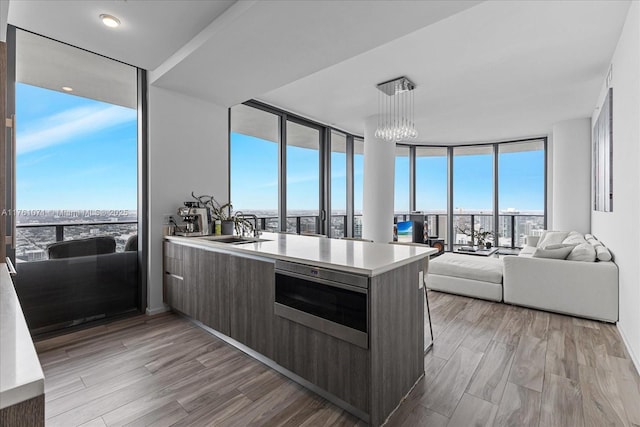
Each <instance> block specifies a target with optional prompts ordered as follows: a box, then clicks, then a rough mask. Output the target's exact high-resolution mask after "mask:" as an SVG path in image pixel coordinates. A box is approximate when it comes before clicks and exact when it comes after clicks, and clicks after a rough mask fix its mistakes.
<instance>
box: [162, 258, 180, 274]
mask: <svg viewBox="0 0 640 427" xmlns="http://www.w3.org/2000/svg"><path fill="white" fill-rule="evenodd" d="M164 272H165V273H169V274H173V275H175V276H180V277H184V271H183V268H182V260H181V259H177V258H171V257H168V256H165V257H164Z"/></svg>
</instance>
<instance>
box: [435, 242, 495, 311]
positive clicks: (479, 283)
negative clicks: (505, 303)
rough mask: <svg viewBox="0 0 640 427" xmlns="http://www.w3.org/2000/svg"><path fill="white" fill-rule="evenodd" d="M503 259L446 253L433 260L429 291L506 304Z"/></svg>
mask: <svg viewBox="0 0 640 427" xmlns="http://www.w3.org/2000/svg"><path fill="white" fill-rule="evenodd" d="M502 270H503V266H502V259H500V258H492V257H481V256H472V255H462V254H453V253H446V254H443V255H441V256H439V257H437V258H434V259H432V260H430V261H429V270H428V275H427V288H428V289H433V290H434V291H442V292H448V293H451V294H458V295H464V296H468V297H474V298H482V299H486V300H491V301H502Z"/></svg>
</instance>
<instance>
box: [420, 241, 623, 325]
mask: <svg viewBox="0 0 640 427" xmlns="http://www.w3.org/2000/svg"><path fill="white" fill-rule="evenodd" d="M611 258H612V256H611V253H610V252H609V251H608V250H607V249H606V248H605V247H604V245H602V243H600V242H599V241H598V240H597V239H595V237H593V236H591V235H586V236H583V235H582V234H580V233H577V232H558V231H547V232H545V233H544V234H543V235H542V236H540V237H529V238H528V239H527V245H526V246H525V247H524V248H523V249H522V251H521V252H520V254H519V255H518V256H513V255H508V256H504V257H502V258H499V259H498V258H485V257H478V256H470V255H461V254H451V253H448V254H444V255H442V256H440V257H438V258H435V259H433V260H431V262H430V264H429V273H428V278H427V287H428V288H429V289H433V290H437V291H442V292H449V293H454V294H459V295H465V296H470V297H475V298H482V299H488V300H493V301H502V300H504V302H506V303H509V304H517V305H522V306H526V307H532V308H539V309H542V310H547V311H553V312H557V313H563V314H569V315H573V316H579V317H586V318H590V319H596V320H602V321H605V322H616V321H617V320H618V267H617V266H616V264H615V263H614V262H613V261H612V260H611Z"/></svg>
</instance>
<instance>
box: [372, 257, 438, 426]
mask: <svg viewBox="0 0 640 427" xmlns="http://www.w3.org/2000/svg"><path fill="white" fill-rule="evenodd" d="M427 263H428V258H425V259H424V260H419V261H415V262H412V263H410V264H407V265H404V266H401V267H398V268H396V269H394V270H391V271H388V272H386V273H383V274H381V275H378V276H374V277H372V278H371V287H370V291H369V292H370V294H369V298H370V310H371V312H370V334H369V342H370V346H371V425H374V426H376V425H380V424H382V423H383V422H384V421H385V419H386V418H387V416H389V414H390V413H391V412H392V411H393V410H394V409H395V408H396V407H397V406H398V404H399V403H400V401H401V400H402V398H403V397H404V396H405V395H406V394H407V393H408V392H409V391H410V390H411V388H412V387H413V385H414V384H415V383H416V381H417V380H418V379H419V378H420V377H421V376H422V375H423V374H424V344H423V340H424V290H423V289H420V288H419V287H418V283H419V272H420V271H422V270H424V274H426V267H427Z"/></svg>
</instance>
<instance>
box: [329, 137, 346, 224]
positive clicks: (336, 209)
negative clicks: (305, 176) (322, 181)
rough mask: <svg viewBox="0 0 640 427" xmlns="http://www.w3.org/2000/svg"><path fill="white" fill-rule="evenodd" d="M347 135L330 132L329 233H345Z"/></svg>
mask: <svg viewBox="0 0 640 427" xmlns="http://www.w3.org/2000/svg"><path fill="white" fill-rule="evenodd" d="M347 221H348V219H347V136H346V135H345V134H343V133H340V132H336V131H333V132H331V221H330V224H329V235H330V236H331V237H344V236H346V235H347Z"/></svg>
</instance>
